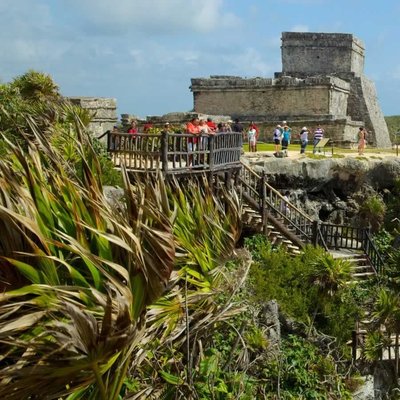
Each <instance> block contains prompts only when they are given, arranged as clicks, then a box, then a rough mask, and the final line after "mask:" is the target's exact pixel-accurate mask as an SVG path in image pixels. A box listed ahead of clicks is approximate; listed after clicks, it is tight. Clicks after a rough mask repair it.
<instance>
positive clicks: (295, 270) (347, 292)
mask: <svg viewBox="0 0 400 400" xmlns="http://www.w3.org/2000/svg"><path fill="white" fill-rule="evenodd" d="M245 245H246V247H247V248H248V249H249V250H250V251H251V253H252V255H253V259H254V261H255V262H254V264H253V266H252V268H251V270H250V279H251V282H252V286H251V287H252V301H254V302H258V303H259V302H263V301H264V302H266V301H268V300H272V299H275V300H277V302H278V303H279V306H280V309H281V311H282V312H283V313H285V314H286V315H288V316H290V317H291V318H295V319H296V320H297V321H299V322H302V323H304V324H310V323H315V328H316V329H317V330H320V331H322V332H324V333H325V334H328V335H333V336H335V337H336V338H337V340H338V343H339V344H343V343H345V342H346V341H347V340H349V339H350V337H351V331H352V330H353V328H354V323H355V320H356V318H357V316H358V315H359V313H360V309H359V306H358V305H357V303H356V302H355V300H354V299H353V296H352V287H351V285H348V284H347V282H348V281H349V280H350V276H349V265H348V264H346V263H345V262H343V260H335V259H333V258H332V257H331V256H330V255H329V254H327V253H326V252H325V251H324V250H323V249H321V248H314V247H311V246H309V247H306V248H305V249H304V252H303V253H302V254H301V255H299V256H292V257H288V255H287V251H286V249H285V248H283V247H278V248H272V246H271V244H270V243H269V242H268V240H267V239H266V238H265V237H264V236H262V235H256V236H254V237H252V238H247V239H246V240H245Z"/></svg>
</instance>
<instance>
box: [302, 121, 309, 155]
mask: <svg viewBox="0 0 400 400" xmlns="http://www.w3.org/2000/svg"><path fill="white" fill-rule="evenodd" d="M307 144H308V129H307V127H306V126H303V128H301V131H300V154H304V153H305V152H306V147H307Z"/></svg>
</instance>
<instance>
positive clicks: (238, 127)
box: [232, 118, 244, 134]
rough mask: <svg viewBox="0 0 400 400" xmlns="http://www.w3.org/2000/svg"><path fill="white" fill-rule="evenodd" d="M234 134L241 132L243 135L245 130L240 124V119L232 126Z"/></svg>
mask: <svg viewBox="0 0 400 400" xmlns="http://www.w3.org/2000/svg"><path fill="white" fill-rule="evenodd" d="M232 131H233V132H239V133H242V134H243V131H244V128H243V125H242V124H241V123H240V122H239V119H238V118H236V119H235V123H234V124H233V125H232Z"/></svg>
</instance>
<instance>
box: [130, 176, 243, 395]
mask: <svg viewBox="0 0 400 400" xmlns="http://www.w3.org/2000/svg"><path fill="white" fill-rule="evenodd" d="M169 189H170V190H169V199H170V202H171V205H172V206H173V209H174V213H173V215H174V236H175V241H176V247H177V254H178V257H177V262H176V266H175V271H174V272H173V275H172V277H171V279H170V282H169V288H168V289H169V290H168V291H167V293H166V294H165V295H164V296H163V297H162V298H160V299H159V300H157V301H156V302H155V303H154V304H152V305H151V306H149V312H148V320H147V329H146V335H145V337H144V338H143V340H142V345H143V346H145V347H144V349H147V350H148V351H143V353H142V354H140V355H138V356H137V357H136V358H135V363H134V364H135V365H139V364H140V363H142V364H144V365H145V366H146V367H145V368H142V369H141V370H138V369H136V375H135V376H140V374H141V373H143V372H142V371H143V370H146V368H147V369H149V370H151V371H152V374H151V378H149V379H148V381H147V384H146V383H144V382H142V383H143V384H142V391H141V392H140V393H138V394H137V395H136V396H133V397H132V399H140V398H143V397H141V396H145V397H146V398H148V399H157V398H171V399H172V398H196V395H195V393H193V390H194V386H193V379H194V378H193V377H194V375H195V374H198V371H199V365H200V364H201V362H202V360H203V358H204V354H203V350H202V349H206V348H207V347H208V346H209V345H210V341H211V340H212V333H213V332H214V330H215V329H218V328H217V327H222V326H223V325H224V324H230V323H232V318H233V317H234V316H236V315H237V314H239V313H240V312H242V311H243V308H242V307H243V306H242V305H238V304H236V303H235V300H233V298H234V294H235V293H236V291H239V290H240V288H241V287H242V285H243V284H244V281H245V277H246V275H247V273H248V270H249V267H250V264H251V259H250V256H249V253H247V252H245V253H244V254H240V255H239V254H236V255H235V254H234V248H235V245H236V243H237V240H238V238H239V234H240V227H241V220H240V215H241V213H240V202H239V200H238V198H237V196H236V194H235V192H234V191H230V190H227V189H226V188H220V189H219V190H217V191H215V190H211V188H210V187H209V185H208V182H207V180H204V181H203V180H202V181H201V183H200V184H198V182H194V181H192V182H189V183H188V184H187V185H184V186H183V185H178V184H177V183H175V184H174V185H171V186H170V187H169ZM232 258H235V261H236V263H237V265H236V268H235V269H234V271H229V270H228V269H227V268H225V262H226V261H227V260H231V259H232ZM220 367H221V368H222V366H220ZM195 371H197V372H195ZM167 393H168V395H167ZM162 396H164V397H162Z"/></svg>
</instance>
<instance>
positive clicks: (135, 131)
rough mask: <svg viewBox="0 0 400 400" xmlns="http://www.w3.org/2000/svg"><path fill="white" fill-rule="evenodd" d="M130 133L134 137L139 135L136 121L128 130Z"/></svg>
mask: <svg viewBox="0 0 400 400" xmlns="http://www.w3.org/2000/svg"><path fill="white" fill-rule="evenodd" d="M128 133H130V134H132V135H137V133H138V128H137V123H136V121H135V120H132V121H131V126H130V127H129V129H128Z"/></svg>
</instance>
